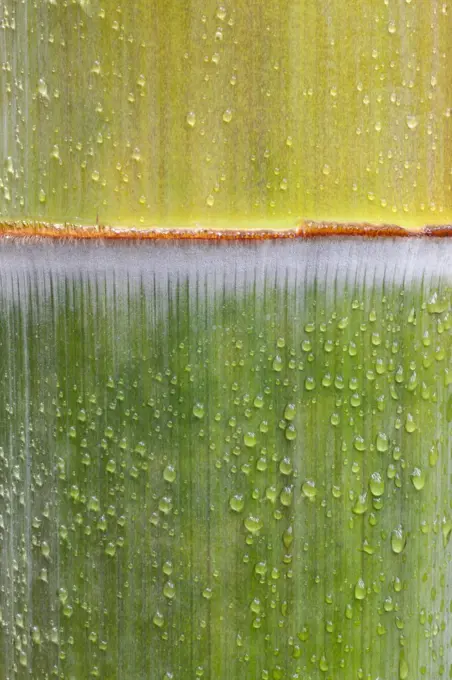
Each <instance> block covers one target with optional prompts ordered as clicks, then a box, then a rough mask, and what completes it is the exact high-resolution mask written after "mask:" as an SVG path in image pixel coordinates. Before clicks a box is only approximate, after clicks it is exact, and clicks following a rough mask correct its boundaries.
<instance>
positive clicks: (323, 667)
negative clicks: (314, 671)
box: [319, 656, 328, 673]
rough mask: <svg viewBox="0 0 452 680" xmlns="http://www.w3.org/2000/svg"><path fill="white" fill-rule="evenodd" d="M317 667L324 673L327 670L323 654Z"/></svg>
mask: <svg viewBox="0 0 452 680" xmlns="http://www.w3.org/2000/svg"><path fill="white" fill-rule="evenodd" d="M319 668H320V670H321V671H322V673H326V672H327V671H328V663H327V661H326V658H325V657H324V656H321V657H320V661H319Z"/></svg>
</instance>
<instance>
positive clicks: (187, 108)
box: [0, 0, 452, 228]
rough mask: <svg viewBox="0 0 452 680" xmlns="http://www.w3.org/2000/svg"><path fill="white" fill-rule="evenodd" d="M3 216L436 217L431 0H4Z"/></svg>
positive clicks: (444, 163)
mask: <svg viewBox="0 0 452 680" xmlns="http://www.w3.org/2000/svg"><path fill="white" fill-rule="evenodd" d="M0 63H1V66H2V68H1V69H0V125H1V127H0V130H1V133H0V220H1V219H4V220H6V219H22V218H29V219H37V220H44V221H57V222H60V221H72V222H79V223H86V224H92V223H96V221H97V220H98V221H99V222H100V223H103V224H111V225H134V226H139V225H143V226H152V225H156V226H158V225H161V226H190V225H193V226H194V225H199V226H204V227H215V226H218V227H225V226H242V225H246V227H247V228H249V227H252V226H256V227H263V226H266V227H272V226H274V227H280V226H293V225H296V224H298V223H299V222H300V221H302V220H304V219H314V220H315V219H333V220H338V221H361V220H363V221H372V222H387V223H388V222H389V223H396V224H406V225H410V226H413V225H418V224H429V223H437V224H441V223H448V222H452V75H451V73H452V71H451V68H452V67H451V63H452V7H451V6H450V5H449V4H448V3H446V2H442V1H441V0H349V1H346V0H321V1H320V0H219V1H218V2H216V1H212V0H123V1H122V2H120V1H119V0H77V1H73V0H66V1H63V0H35V1H29V0H22V1H18V0H4V2H2V3H1V5H0Z"/></svg>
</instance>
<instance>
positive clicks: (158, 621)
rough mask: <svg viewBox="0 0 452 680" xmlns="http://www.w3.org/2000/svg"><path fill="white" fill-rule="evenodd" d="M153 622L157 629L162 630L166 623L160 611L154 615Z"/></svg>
mask: <svg viewBox="0 0 452 680" xmlns="http://www.w3.org/2000/svg"><path fill="white" fill-rule="evenodd" d="M152 622H153V624H154V626H157V628H161V627H162V626H163V624H164V623H165V619H164V617H163V614H161V613H160V612H159V611H156V612H155V614H154V618H153V619H152Z"/></svg>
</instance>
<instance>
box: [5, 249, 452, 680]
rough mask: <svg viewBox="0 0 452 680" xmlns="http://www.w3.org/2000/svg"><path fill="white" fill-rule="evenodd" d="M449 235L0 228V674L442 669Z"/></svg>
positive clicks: (230, 674)
mask: <svg viewBox="0 0 452 680" xmlns="http://www.w3.org/2000/svg"><path fill="white" fill-rule="evenodd" d="M451 255H452V253H451V249H450V247H449V244H448V242H446V241H435V240H430V241H428V242H425V241H421V242H418V241H397V243H396V245H394V243H391V242H390V241H387V240H383V241H372V242H370V241H366V240H361V241H360V240H354V241H353V240H349V241H341V242H338V241H334V240H333V241H330V242H327V241H323V242H319V241H317V242H301V241H299V242H285V243H277V244H274V243H273V244H271V245H270V244H268V243H261V244H254V243H253V244H248V245H243V244H242V245H240V246H239V245H238V244H234V243H233V244H204V245H202V244H196V245H195V244H193V243H192V244H190V243H187V242H183V243H176V242H171V243H165V244H143V243H141V244H133V243H132V244H117V243H114V244H111V243H110V244H105V243H102V242H99V243H96V244H91V245H87V244H84V243H80V242H78V243H74V244H70V243H65V244H59V243H51V242H45V243H41V244H40V243H39V242H33V243H31V242H30V241H26V240H25V241H18V240H15V241H2V242H0V361H1V371H0V563H1V569H0V678H1V680H13V679H14V680H22V679H26V678H39V679H40V680H41V679H46V678H52V677H60V678H66V679H72V678H75V679H77V680H81V679H82V678H83V679H84V678H91V677H93V678H96V677H99V678H111V679H117V680H130V679H131V678H133V680H138V679H139V680H141V679H143V680H144V679H145V678H146V680H148V679H149V678H152V679H154V678H156V680H159V679H160V678H164V679H165V680H171V679H172V678H174V679H176V678H178V679H179V680H186V679H187V680H188V679H190V680H192V679H193V678H219V679H221V680H239V679H240V680H242V679H243V678H246V677H249V678H253V679H258V680H266V679H270V680H292V679H294V680H296V679H298V678H310V679H311V680H320V679H328V680H329V679H331V678H334V680H350V679H351V678H372V679H375V678H386V679H389V678H391V679H392V678H399V680H404V679H405V680H406V679H407V678H409V679H410V680H411V679H414V680H422V679H423V678H426V680H437V679H438V678H441V677H443V676H444V677H447V675H448V674H450V668H451V663H452V650H451V642H450V640H451V630H450V615H449V611H450V607H451V602H452V600H451V587H452V573H451V566H450V565H451V559H450V550H451V543H450V538H451V535H452V511H451V506H450V474H451V472H452V463H451V461H452V457H451V441H452V439H451V427H452V398H451V385H452V365H451V359H452V353H451V329H452V318H451V300H452V280H451V273H452V269H451V267H450V258H451Z"/></svg>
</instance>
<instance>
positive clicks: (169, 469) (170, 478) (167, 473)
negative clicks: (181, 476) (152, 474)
mask: <svg viewBox="0 0 452 680" xmlns="http://www.w3.org/2000/svg"><path fill="white" fill-rule="evenodd" d="M163 479H164V480H165V481H166V482H169V483H170V484H172V483H173V482H174V480H175V479H176V470H175V467H174V465H167V466H166V468H165V469H164V470H163Z"/></svg>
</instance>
